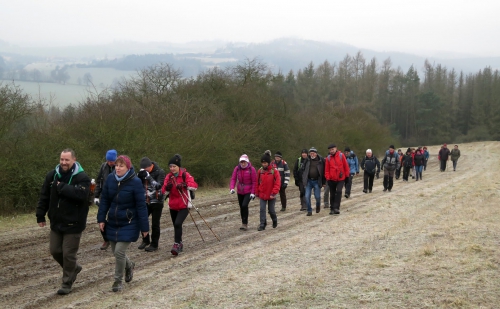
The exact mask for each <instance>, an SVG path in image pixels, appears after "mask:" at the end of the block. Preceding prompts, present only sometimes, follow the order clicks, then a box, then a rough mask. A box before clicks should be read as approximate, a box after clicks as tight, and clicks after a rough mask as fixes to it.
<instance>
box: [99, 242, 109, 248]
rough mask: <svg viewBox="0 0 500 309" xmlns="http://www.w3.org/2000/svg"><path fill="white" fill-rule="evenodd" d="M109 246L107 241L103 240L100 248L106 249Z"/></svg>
mask: <svg viewBox="0 0 500 309" xmlns="http://www.w3.org/2000/svg"><path fill="white" fill-rule="evenodd" d="M108 248H109V241H105V242H103V243H102V246H101V250H106V249H108Z"/></svg>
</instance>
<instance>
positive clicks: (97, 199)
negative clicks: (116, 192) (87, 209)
mask: <svg viewBox="0 0 500 309" xmlns="http://www.w3.org/2000/svg"><path fill="white" fill-rule="evenodd" d="M94 204H96V206H99V198H97V197H96V198H95V199H94Z"/></svg>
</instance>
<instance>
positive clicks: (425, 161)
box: [424, 159, 427, 171]
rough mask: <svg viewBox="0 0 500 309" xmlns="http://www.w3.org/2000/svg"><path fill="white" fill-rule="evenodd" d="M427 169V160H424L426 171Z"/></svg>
mask: <svg viewBox="0 0 500 309" xmlns="http://www.w3.org/2000/svg"><path fill="white" fill-rule="evenodd" d="M426 169H427V159H425V160H424V171H425V170H426Z"/></svg>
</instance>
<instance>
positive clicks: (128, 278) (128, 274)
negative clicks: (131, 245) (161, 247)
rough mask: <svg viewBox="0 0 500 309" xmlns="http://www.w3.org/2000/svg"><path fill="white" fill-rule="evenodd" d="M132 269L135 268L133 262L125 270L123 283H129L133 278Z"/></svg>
mask: <svg viewBox="0 0 500 309" xmlns="http://www.w3.org/2000/svg"><path fill="white" fill-rule="evenodd" d="M157 249H158V248H157ZM134 268H135V263H134V262H130V267H129V268H125V282H130V281H132V279H133V278H134ZM115 292H116V291H115Z"/></svg>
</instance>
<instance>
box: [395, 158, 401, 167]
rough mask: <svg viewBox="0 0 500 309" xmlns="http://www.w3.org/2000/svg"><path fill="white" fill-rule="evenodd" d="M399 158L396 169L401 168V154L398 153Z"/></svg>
mask: <svg viewBox="0 0 500 309" xmlns="http://www.w3.org/2000/svg"><path fill="white" fill-rule="evenodd" d="M397 156H398V159H397V160H396V169H399V168H401V156H400V155H397Z"/></svg>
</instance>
